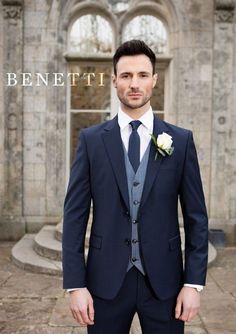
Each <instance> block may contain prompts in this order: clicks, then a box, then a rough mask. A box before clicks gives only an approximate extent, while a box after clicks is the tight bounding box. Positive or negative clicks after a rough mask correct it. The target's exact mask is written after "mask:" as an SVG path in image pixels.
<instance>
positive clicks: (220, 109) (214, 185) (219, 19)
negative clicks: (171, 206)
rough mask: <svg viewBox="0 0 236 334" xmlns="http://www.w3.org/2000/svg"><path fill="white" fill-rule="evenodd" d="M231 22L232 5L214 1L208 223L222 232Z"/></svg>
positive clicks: (228, 130)
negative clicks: (209, 220)
mask: <svg viewBox="0 0 236 334" xmlns="http://www.w3.org/2000/svg"><path fill="white" fill-rule="evenodd" d="M233 18H234V1H230V0H225V1H223V0H221V1H219V0H217V1H215V27H214V46H213V104H212V106H213V122H212V177H211V205H210V211H211V212H210V214H211V217H212V223H213V224H214V225H218V226H221V227H222V228H224V229H225V230H226V232H227V230H228V228H229V225H230V210H229V201H230V186H231V185H230V183H231V181H230V179H231V176H230V175H231V172H232V170H231V166H230V163H231V159H232V157H231V154H230V147H231V138H230V136H231V126H232V125H231V124H232V122H231V115H232V108H233V107H235V106H232V85H233V59H234V58H233V54H234V46H233V36H234V35H233ZM231 227H232V226H231ZM228 231H229V230H228Z"/></svg>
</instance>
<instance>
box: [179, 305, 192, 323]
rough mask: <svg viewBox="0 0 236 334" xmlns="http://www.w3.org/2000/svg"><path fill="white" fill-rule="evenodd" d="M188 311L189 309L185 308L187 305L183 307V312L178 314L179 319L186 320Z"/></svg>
mask: <svg viewBox="0 0 236 334" xmlns="http://www.w3.org/2000/svg"><path fill="white" fill-rule="evenodd" d="M189 313H190V309H189V308H187V307H185V308H184V309H183V312H182V314H181V316H180V318H179V319H180V320H183V321H187V320H188V316H189Z"/></svg>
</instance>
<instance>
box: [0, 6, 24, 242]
mask: <svg viewBox="0 0 236 334" xmlns="http://www.w3.org/2000/svg"><path fill="white" fill-rule="evenodd" d="M2 9H3V20H4V22H3V74H5V75H6V73H7V72H15V73H17V74H19V73H21V72H23V17H22V11H23V1H22V0H15V1H13V0H2ZM3 95H4V96H3V99H4V180H3V182H4V185H3V194H1V196H2V202H3V203H2V212H1V217H0V238H1V239H8V240H14V239H18V238H20V237H21V236H22V235H23V234H24V233H25V222H24V218H23V212H22V208H23V205H22V200H23V198H22V195H23V187H22V184H23V183H22V169H23V147H22V140H23V126H22V123H23V90H22V87H21V86H20V85H16V86H14V87H7V86H6V85H5V87H4V93H3ZM1 182H2V181H1Z"/></svg>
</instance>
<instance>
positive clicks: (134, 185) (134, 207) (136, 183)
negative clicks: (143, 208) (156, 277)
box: [123, 143, 150, 275]
mask: <svg viewBox="0 0 236 334" xmlns="http://www.w3.org/2000/svg"><path fill="white" fill-rule="evenodd" d="M123 148H124V156H125V167H126V175H127V181H128V191H129V205H130V216H131V222H132V233H131V234H132V235H131V239H130V245H131V247H130V248H131V249H130V259H129V263H128V267H127V271H128V270H129V269H130V268H132V267H133V266H135V267H136V268H138V269H139V270H140V271H141V273H142V274H143V275H145V271H144V268H143V264H142V259H141V257H140V246H139V236H138V223H137V216H138V209H139V204H140V201H141V196H142V192H143V186H144V181H145V176H146V170H147V163H148V157H149V151H150V143H149V145H148V147H147V149H146V151H145V153H144V155H143V157H142V160H141V162H140V165H139V167H138V169H137V172H136V174H135V172H134V170H133V167H132V165H131V163H130V161H129V157H128V154H127V151H126V149H125V147H124V146H123Z"/></svg>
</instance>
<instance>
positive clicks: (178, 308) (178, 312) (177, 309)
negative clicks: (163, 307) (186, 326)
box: [175, 299, 182, 319]
mask: <svg viewBox="0 0 236 334" xmlns="http://www.w3.org/2000/svg"><path fill="white" fill-rule="evenodd" d="M181 309H182V301H181V299H177V302H176V307H175V318H176V319H179V317H180V315H181Z"/></svg>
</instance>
